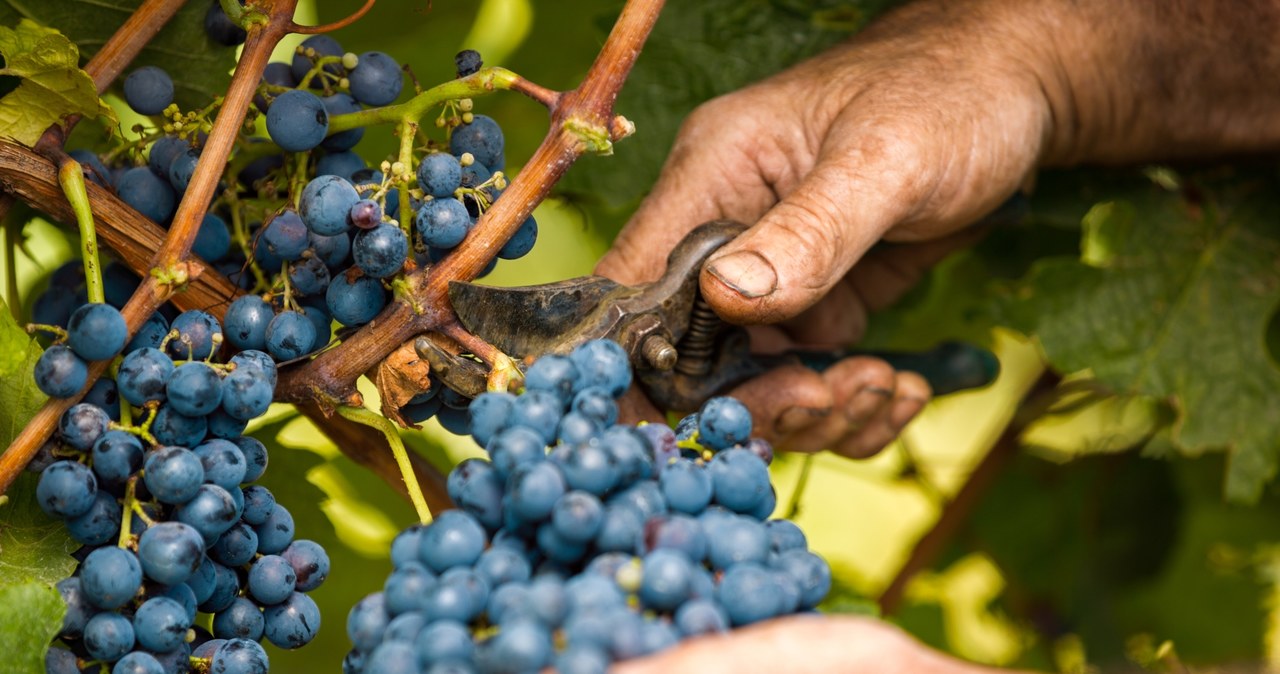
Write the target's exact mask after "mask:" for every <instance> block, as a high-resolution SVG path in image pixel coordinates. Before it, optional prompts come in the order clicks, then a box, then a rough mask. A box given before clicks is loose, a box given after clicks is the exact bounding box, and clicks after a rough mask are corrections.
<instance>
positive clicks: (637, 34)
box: [276, 0, 663, 408]
mask: <svg viewBox="0 0 1280 674" xmlns="http://www.w3.org/2000/svg"><path fill="white" fill-rule="evenodd" d="M662 5H663V0H628V2H627V4H626V6H625V7H624V8H623V10H622V14H621V15H620V16H619V17H618V21H617V22H616V23H615V24H614V26H613V30H612V31H610V33H609V37H608V38H607V39H606V40H605V44H604V46H603V47H602V48H601V50H600V54H599V55H597V57H596V60H595V62H594V63H593V64H592V66H591V69H590V70H589V71H588V72H587V76H586V77H585V78H584V80H583V81H582V84H581V85H579V86H578V88H577V89H574V90H572V91H568V92H565V93H563V94H559V95H555V94H554V92H550V91H549V90H544V89H542V88H541V87H538V88H536V89H528V92H532V93H531V94H530V95H532V96H533V97H534V98H541V99H545V100H547V101H549V102H552V104H553V107H552V109H551V128H550V130H549V131H548V133H547V136H546V138H545V139H543V142H542V144H541V145H540V146H539V147H538V149H537V151H535V152H534V154H533V157H531V158H530V159H529V161H528V163H526V164H525V168H524V170H522V171H521V172H520V174H519V175H518V176H516V178H515V180H513V181H512V182H511V184H510V186H508V187H507V190H506V192H504V193H503V196H502V198H501V199H499V200H497V201H496V202H494V204H493V206H492V207H491V208H489V210H487V211H485V213H484V215H483V216H482V217H481V218H480V221H479V223H477V225H476V227H475V228H474V229H473V230H472V231H471V233H470V234H468V235H467V238H466V239H465V240H464V241H463V242H462V243H461V244H460V245H459V246H458V248H457V249H456V250H455V251H454V252H453V253H452V254H450V255H449V256H448V257H446V258H445V259H444V260H442V261H441V262H440V263H439V264H437V265H434V266H432V267H430V268H429V269H427V270H425V271H421V272H416V273H414V274H413V275H411V276H410V278H409V283H410V286H411V287H412V288H413V289H414V292H415V295H416V297H417V299H418V304H419V306H421V307H424V309H423V311H422V312H420V313H415V312H414V310H413V309H412V308H411V307H410V305H409V303H408V302H405V301H397V302H394V303H393V304H392V305H391V306H390V307H388V308H387V309H385V310H383V312H382V314H380V315H379V316H378V317H377V318H376V319H374V320H373V321H372V322H370V323H369V324H368V325H366V326H365V327H363V328H361V329H360V330H359V331H357V332H356V333H355V334H353V335H352V336H350V337H348V338H347V339H346V341H344V342H343V344H342V346H340V347H339V348H337V349H333V350H331V351H328V352H325V353H322V354H320V355H319V356H318V357H316V358H315V359H314V360H312V361H311V362H310V363H308V364H306V365H304V366H301V367H297V368H294V369H292V370H288V371H286V372H284V373H282V374H281V377H280V383H279V386H278V387H277V389H276V395H277V397H278V398H279V399H282V400H287V401H291V402H305V401H315V402H317V403H319V404H320V405H321V406H322V407H326V408H328V407H333V406H336V405H338V404H351V405H360V404H361V401H360V394H359V393H358V392H357V391H356V388H355V381H356V379H357V378H358V377H360V375H362V374H364V373H365V372H368V371H369V370H370V369H372V368H373V367H374V366H375V365H377V364H378V363H379V362H381V361H382V360H383V359H384V358H386V357H387V355H388V354H390V353H391V352H392V351H394V350H395V349H396V348H398V347H399V346H400V345H401V344H403V343H405V342H407V341H408V340H410V339H411V338H413V337H414V336H415V335H417V334H420V333H422V332H426V331H428V330H432V329H437V328H440V327H443V326H447V325H451V324H452V323H454V322H455V321H456V317H455V316H454V315H453V312H452V311H451V310H450V309H449V297H448V289H449V282H450V281H452V280H470V279H473V278H475V277H476V275H477V274H478V273H480V271H481V270H482V269H484V267H485V265H487V264H488V263H489V261H490V260H492V259H493V258H494V256H495V255H497V252H498V250H499V249H500V248H501V247H502V245H503V244H504V243H505V242H506V241H507V239H509V238H511V236H512V234H514V233H515V231H516V230H517V229H518V228H519V227H520V224H521V223H523V222H524V220H525V218H527V217H528V216H529V214H530V213H532V212H533V209H534V207H535V206H537V205H538V204H539V203H540V202H541V201H542V200H543V199H544V198H546V196H547V195H548V194H549V193H550V192H551V188H552V187H553V186H554V185H555V183H556V182H557V181H558V180H559V179H560V178H561V177H562V176H563V175H564V174H565V172H566V171H568V169H569V166H571V165H572V164H573V162H574V161H575V160H577V158H578V157H580V156H582V154H584V153H585V152H587V151H593V150H594V151H602V152H607V151H609V149H610V148H611V143H612V141H615V140H618V139H619V138H621V137H622V136H624V135H626V134H628V133H629V132H630V130H631V128H630V125H629V123H627V122H626V121H625V120H621V119H616V118H614V116H613V104H614V101H615V100H617V97H618V91H619V90H620V89H621V88H622V84H623V82H625V81H626V78H627V75H628V74H629V73H630V72H631V68H632V66H633V65H635V60H636V57H637V56H639V54H640V48H641V47H642V46H643V44H644V41H645V40H646V39H647V38H648V36H649V32H650V31H651V30H652V29H653V24H654V22H656V21H657V18H658V13H659V11H660V10H661V9H662Z"/></svg>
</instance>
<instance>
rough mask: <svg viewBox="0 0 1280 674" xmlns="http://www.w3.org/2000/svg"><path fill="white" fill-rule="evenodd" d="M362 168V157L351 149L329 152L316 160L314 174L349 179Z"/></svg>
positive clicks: (363, 166)
mask: <svg viewBox="0 0 1280 674" xmlns="http://www.w3.org/2000/svg"><path fill="white" fill-rule="evenodd" d="M364 168H365V165H364V159H362V158H361V157H360V155H358V154H356V153H355V152H352V151H351V150H346V151H343V152H329V153H326V154H325V155H324V156H323V157H321V158H320V161H318V162H316V176H317V177H319V176H338V177H339V178H346V179H347V180H350V179H351V176H353V175H355V173H356V171H360V170H362V169H364ZM304 191H305V190H304ZM304 219H305V217H304Z"/></svg>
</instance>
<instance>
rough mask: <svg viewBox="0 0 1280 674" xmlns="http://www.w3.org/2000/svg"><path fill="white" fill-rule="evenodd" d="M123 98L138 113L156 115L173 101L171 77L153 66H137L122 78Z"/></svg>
mask: <svg viewBox="0 0 1280 674" xmlns="http://www.w3.org/2000/svg"><path fill="white" fill-rule="evenodd" d="M124 100H125V102H126V103H128V104H129V107H131V108H133V110H134V111H135V112H137V113H138V114H140V115H158V114H160V113H161V112H163V111H164V109H165V108H167V107H169V104H170V103H173V79H172V78H170V77H169V73H166V72H165V71H164V70H161V69H160V68H157V67H155V66H145V67H142V68H138V69H137V70H135V71H133V72H131V73H129V76H128V77H126V78H125V80H124Z"/></svg>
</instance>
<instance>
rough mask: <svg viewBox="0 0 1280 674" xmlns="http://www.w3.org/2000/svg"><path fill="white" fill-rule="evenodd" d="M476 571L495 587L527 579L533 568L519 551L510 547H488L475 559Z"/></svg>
mask: <svg viewBox="0 0 1280 674" xmlns="http://www.w3.org/2000/svg"><path fill="white" fill-rule="evenodd" d="M476 573H479V574H480V575H481V576H482V577H483V578H484V579H485V580H486V581H487V582H488V583H489V585H490V586H491V587H495V588H496V587H499V586H501V585H503V584H505V583H521V582H525V581H527V580H529V577H530V576H531V575H532V574H533V569H532V567H530V566H529V560H528V559H527V558H526V557H525V556H524V555H522V554H520V553H519V552H516V551H515V550H512V549H510V548H501V547H490V548H489V549H488V550H485V551H484V553H483V554H481V555H480V559H478V560H477V561H476Z"/></svg>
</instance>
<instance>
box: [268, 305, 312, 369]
mask: <svg viewBox="0 0 1280 674" xmlns="http://www.w3.org/2000/svg"><path fill="white" fill-rule="evenodd" d="M315 339H316V326H315V325H314V324H313V323H312V322H311V319H309V318H307V317H306V316H304V315H303V314H300V313H298V312H296V311H282V312H280V313H278V314H276V317H275V318H273V319H271V323H270V324H269V325H267V352H268V353H270V354H271V356H272V357H273V358H275V359H276V360H278V361H287V360H293V359H295V358H301V357H302V356H305V355H307V354H308V353H310V352H311V349H312V347H313V346H314V342H315Z"/></svg>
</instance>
